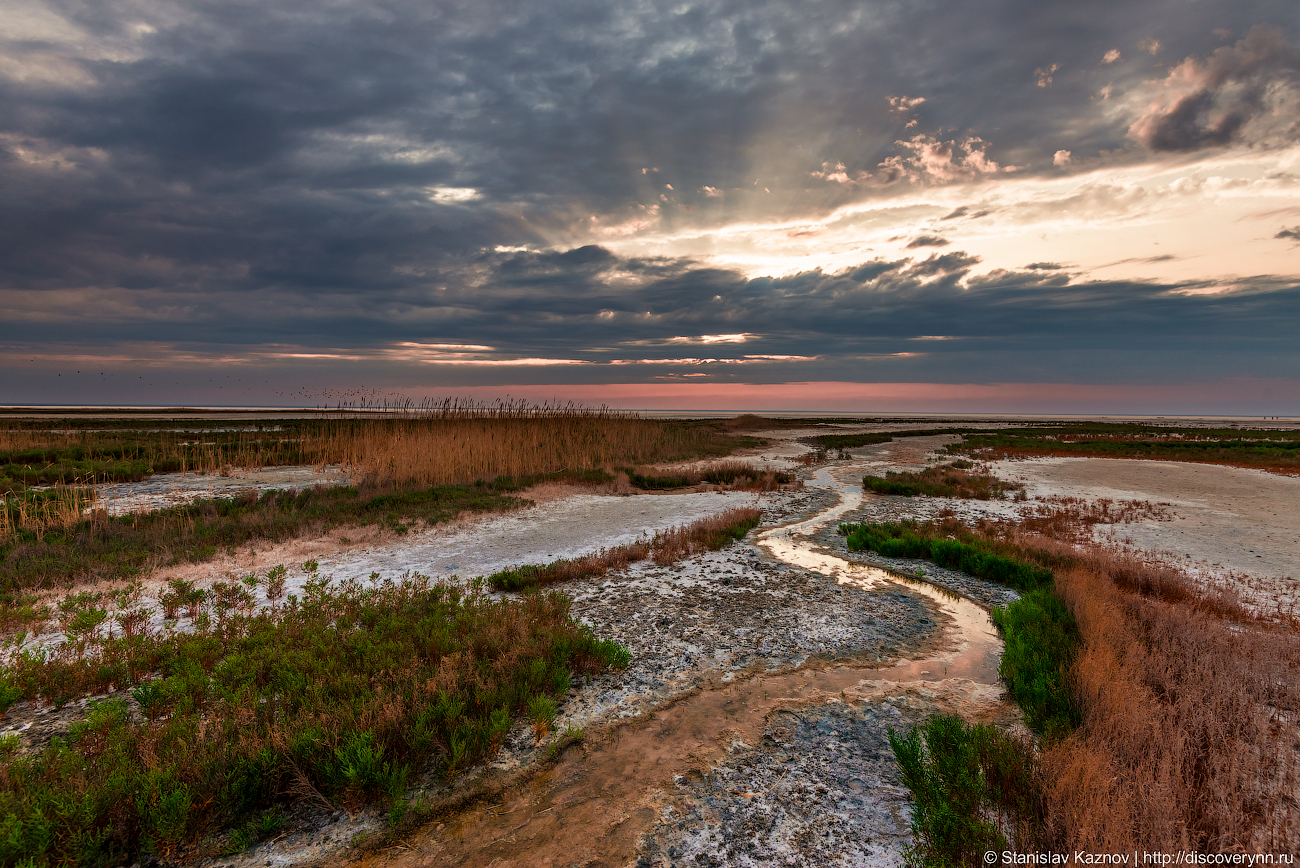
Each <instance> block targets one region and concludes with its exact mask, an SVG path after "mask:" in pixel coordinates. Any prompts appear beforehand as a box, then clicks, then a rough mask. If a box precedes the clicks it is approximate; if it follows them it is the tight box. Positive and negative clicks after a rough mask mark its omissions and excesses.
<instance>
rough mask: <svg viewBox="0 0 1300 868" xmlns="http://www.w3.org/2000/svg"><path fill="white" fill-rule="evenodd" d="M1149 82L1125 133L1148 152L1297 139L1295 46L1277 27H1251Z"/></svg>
mask: <svg viewBox="0 0 1300 868" xmlns="http://www.w3.org/2000/svg"><path fill="white" fill-rule="evenodd" d="M1150 88H1151V89H1152V90H1153V91H1154V99H1152V100H1151V102H1150V103H1149V104H1148V106H1147V107H1146V109H1145V110H1144V111H1143V113H1142V114H1141V116H1139V117H1138V118H1137V120H1135V121H1134V122H1133V123H1132V125H1131V126H1130V127H1129V135H1130V136H1131V137H1132V138H1134V139H1136V140H1137V141H1139V142H1140V143H1142V144H1143V145H1145V146H1146V147H1148V148H1150V149H1151V150H1153V151H1194V150H1198V149H1201V148H1206V147H1215V146H1222V145H1227V144H1230V143H1235V142H1244V143H1247V144H1253V145H1266V146H1277V145H1282V144H1290V143H1294V142H1295V141H1297V140H1300V51H1297V49H1296V48H1295V47H1293V46H1292V45H1291V44H1290V42H1289V41H1288V40H1287V37H1286V34H1285V33H1284V32H1283V31H1281V30H1280V29H1278V28H1276V27H1266V26H1257V27H1253V28H1251V29H1250V31H1249V32H1248V33H1247V34H1246V36H1245V37H1243V38H1242V39H1241V40H1239V41H1238V42H1237V43H1236V44H1235V45H1231V46H1224V47H1222V48H1219V49H1217V50H1215V52H1214V53H1213V54H1211V55H1210V57H1209V58H1208V59H1206V60H1201V59H1199V58H1197V57H1195V56H1189V57H1188V58H1186V59H1185V60H1184V61H1183V62H1182V63H1180V64H1178V65H1177V66H1175V67H1174V68H1173V69H1172V70H1170V71H1169V73H1168V75H1167V76H1166V77H1165V78H1164V79H1162V80H1159V81H1156V82H1151V83H1150Z"/></svg>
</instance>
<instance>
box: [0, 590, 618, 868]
mask: <svg viewBox="0 0 1300 868" xmlns="http://www.w3.org/2000/svg"><path fill="white" fill-rule="evenodd" d="M569 605H570V602H569V600H568V599H567V598H565V597H563V596H561V595H558V594H533V595H529V596H527V597H524V598H522V599H515V600H493V599H491V598H489V597H486V596H484V595H482V594H479V593H476V592H470V593H465V592H462V591H461V590H459V589H457V588H455V587H450V586H447V585H440V584H433V583H431V582H430V581H429V580H428V579H426V578H423V577H416V578H412V579H407V580H404V581H402V582H398V583H394V582H382V583H377V584H374V585H369V586H362V585H360V584H358V583H355V582H348V583H345V584H343V585H342V586H340V587H338V588H336V589H330V588H329V587H328V582H327V581H319V580H318V581H313V582H311V583H309V585H308V586H307V588H306V591H305V593H304V595H303V597H302V598H301V599H298V598H296V597H294V596H290V597H289V598H288V602H287V604H286V605H283V606H278V607H276V609H275V610H274V611H261V612H259V613H257V614H237V613H234V612H233V611H232V610H223V611H220V612H219V616H218V617H217V618H215V619H212V618H209V617H208V616H207V615H206V613H205V614H204V615H203V616H202V617H199V618H196V619H195V621H194V626H195V632H193V633H170V632H169V633H167V634H161V635H160V634H153V635H136V636H133V637H130V638H126V637H122V636H119V637H118V638H110V639H106V640H103V641H102V642H101V643H100V647H99V651H98V653H96V654H94V655H91V656H86V657H81V658H64V657H60V658H55V659H45V658H44V657H43V656H41V655H33V654H27V653H24V654H21V655H20V656H19V658H18V659H17V660H16V661H14V663H13V664H12V665H11V666H9V667H8V668H7V669H5V670H4V671H3V673H2V677H0V695H4V696H5V697H8V698H9V699H10V700H11V701H12V700H13V699H14V698H32V697H37V696H41V697H45V698H47V699H50V700H53V701H55V702H63V701H66V700H68V699H70V698H72V697H75V696H78V695H85V694H89V693H97V692H105V691H114V690H116V691H121V690H124V689H130V691H131V694H132V696H133V697H134V698H135V700H136V701H137V702H138V703H139V706H140V708H141V711H142V712H143V719H138V720H137V719H133V718H132V715H131V714H130V713H129V710H128V705H127V703H126V702H125V701H124V700H123V699H120V698H119V699H111V700H106V701H103V702H100V703H99V704H97V705H96V706H94V707H93V709H92V711H91V713H90V715H89V717H88V718H87V719H86V720H85V721H84V722H82V723H80V724H77V725H76V726H75V727H74V728H73V730H72V732H71V734H70V735H69V737H68V738H66V739H58V738H56V739H54V740H53V741H52V742H51V743H50V744H49V745H48V746H47V747H45V748H44V749H43V750H41V751H40V752H39V753H35V754H31V755H18V754H15V753H14V752H13V751H12V747H13V746H12V745H9V746H8V747H7V749H6V750H5V751H4V752H3V754H0V866H17V865H55V864H78V865H114V864H125V863H129V862H132V861H134V860H137V859H140V858H142V857H148V856H151V855H152V856H157V857H161V858H164V859H168V860H177V859H185V858H192V857H198V856H204V855H214V854H216V853H222V852H231V851H232V850H233V849H238V848H239V847H241V846H247V845H248V844H249V843H251V842H252V841H254V840H256V839H257V838H259V837H262V836H264V835H266V834H270V833H271V831H273V830H274V828H276V825H277V822H278V820H277V816H278V814H277V813H276V806H277V804H278V803H279V801H280V800H281V798H282V796H283V794H285V793H290V794H293V795H296V796H298V797H305V798H311V799H314V800H317V801H328V802H330V803H333V804H336V805H338V804H342V805H348V806H352V807H356V806H359V805H360V804H363V803H366V802H374V801H379V802H380V803H383V804H388V805H390V807H397V806H400V805H401V804H403V803H404V799H405V796H406V792H407V789H408V786H409V784H410V783H411V782H412V781H413V779H414V776H416V775H418V774H420V773H421V772H423V771H425V770H432V771H433V772H435V773H436V774H439V775H441V776H442V777H444V778H450V777H452V776H454V775H456V774H457V773H459V772H460V771H462V770H464V769H465V768H467V767H468V766H470V765H471V764H473V763H475V762H477V761H479V760H481V759H483V758H484V757H487V756H490V755H491V754H492V753H493V752H494V751H495V750H496V749H497V747H498V746H499V745H500V743H501V740H502V738H503V737H504V736H505V734H506V733H507V732H508V731H509V729H510V727H511V726H512V723H513V721H514V720H515V718H516V717H518V716H521V715H523V714H524V713H526V712H527V713H528V714H530V715H531V716H532V717H533V718H534V722H535V724H536V721H537V720H538V719H539V717H540V718H542V719H545V720H546V721H547V725H549V719H550V718H547V717H546V715H545V714H544V712H546V711H547V709H552V708H554V705H553V703H552V701H551V700H552V698H553V697H556V696H560V695H562V694H563V693H564V692H565V691H566V690H567V689H568V687H569V684H570V679H571V678H572V677H573V676H574V675H575V674H577V675H591V674H594V673H597V672H599V671H601V670H603V669H605V668H607V667H609V666H611V665H612V666H616V667H617V666H625V665H626V664H627V660H628V655H627V650H626V649H625V648H623V647H621V646H619V645H617V644H615V643H613V642H606V641H602V640H599V639H597V638H596V637H595V636H593V635H592V634H591V632H590V631H589V630H588V629H587V628H586V627H584V626H582V625H580V624H578V623H577V622H575V621H574V620H573V619H572V618H571V617H570V615H569ZM551 717H553V715H552V716H551Z"/></svg>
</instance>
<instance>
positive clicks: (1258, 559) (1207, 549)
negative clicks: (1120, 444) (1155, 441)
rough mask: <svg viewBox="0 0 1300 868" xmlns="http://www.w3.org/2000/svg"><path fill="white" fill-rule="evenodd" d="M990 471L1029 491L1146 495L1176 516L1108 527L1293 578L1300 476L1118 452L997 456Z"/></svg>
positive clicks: (1251, 570)
mask: <svg viewBox="0 0 1300 868" xmlns="http://www.w3.org/2000/svg"><path fill="white" fill-rule="evenodd" d="M994 469H995V472H996V473H997V474H998V475H999V476H1002V477H1003V478H1006V479H1014V480H1017V481H1020V482H1024V483H1025V485H1026V489H1027V492H1028V494H1029V496H1030V497H1036V498H1038V497H1047V496H1051V495H1057V496H1068V497H1082V498H1085V499H1088V500H1096V499H1098V498H1104V497H1108V498H1112V499H1115V500H1148V501H1154V502H1164V503H1169V504H1171V505H1172V506H1173V511H1174V512H1175V514H1176V515H1177V517H1176V518H1175V519H1174V520H1173V521H1167V522H1154V521H1147V522H1139V523H1136V524H1127V525H1123V526H1122V527H1119V528H1111V529H1108V531H1107V532H1108V533H1109V534H1110V535H1112V536H1115V537H1118V538H1121V539H1128V540H1131V542H1132V544H1133V545H1134V546H1136V547H1138V548H1142V549H1148V550H1151V551H1160V552H1168V553H1171V554H1173V555H1175V556H1178V557H1182V558H1191V559H1192V560H1193V561H1196V562H1199V563H1200V564H1203V565H1205V566H1208V567H1209V568H1211V569H1213V570H1220V571H1232V572H1240V573H1248V574H1250V575H1252V576H1260V577H1274V578H1277V577H1300V478H1297V477H1294V476H1279V475H1277V474H1273V473H1266V472H1264V471H1262V470H1249V469H1245V468H1240V467H1222V466H1219V465H1214V464H1179V463H1176V462H1172V461H1138V460H1130V459H1123V458H1104V459H1103V458H1096V459H1094V458H1035V459H1028V460H1021V461H1002V462H998V463H997V464H996V465H994Z"/></svg>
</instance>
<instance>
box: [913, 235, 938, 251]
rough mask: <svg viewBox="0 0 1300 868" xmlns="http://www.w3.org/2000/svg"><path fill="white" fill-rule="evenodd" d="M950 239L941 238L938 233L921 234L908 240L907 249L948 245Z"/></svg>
mask: <svg viewBox="0 0 1300 868" xmlns="http://www.w3.org/2000/svg"><path fill="white" fill-rule="evenodd" d="M947 246H948V239H947V238H940V237H939V236H938V235H919V236H917V237H916V238H913V239H912V240H911V241H909V242H907V247H906V248H905V249H907V250H912V249H914V248H917V247H947Z"/></svg>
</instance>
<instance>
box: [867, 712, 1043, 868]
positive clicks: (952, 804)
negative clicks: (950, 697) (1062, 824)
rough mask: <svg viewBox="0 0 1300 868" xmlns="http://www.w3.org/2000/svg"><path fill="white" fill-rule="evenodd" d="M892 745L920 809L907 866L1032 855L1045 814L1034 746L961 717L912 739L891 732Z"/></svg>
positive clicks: (940, 718)
mask: <svg viewBox="0 0 1300 868" xmlns="http://www.w3.org/2000/svg"><path fill="white" fill-rule="evenodd" d="M889 744H890V747H891V748H892V749H893V751H894V757H895V759H897V760H898V765H899V769H900V771H901V772H902V777H903V783H904V784H905V785H906V786H907V788H908V790H909V791H910V792H911V794H912V800H913V802H914V804H915V809H914V812H913V815H912V836H913V846H912V847H911V848H910V849H909V850H908V851H907V853H906V856H907V861H908V864H909V865H912V866H916V868H921V866H927V868H929V866H935V868H938V866H944V868H948V866H970V868H974V866H977V865H983V864H985V863H984V862H983V857H984V854H985V853H986V852H989V851H993V852H997V853H1000V852H1001V851H1003V850H1005V849H1008V847H1009V846H1013V845H1014V848H1015V849H1017V850H1020V851H1024V850H1031V849H1033V848H1034V846H1035V845H1036V843H1037V842H1036V835H1035V830H1038V829H1041V827H1042V822H1043V808H1042V797H1041V793H1040V790H1039V786H1038V783H1037V780H1036V778H1035V773H1034V762H1033V753H1032V748H1030V747H1029V746H1028V745H1025V744H1023V743H1021V742H1019V741H1017V740H1016V739H1014V738H1012V737H1011V736H1009V735H1006V734H1005V733H1002V732H1000V731H998V730H997V729H996V728H994V727H992V726H989V725H987V724H977V725H971V724H967V723H965V722H964V721H962V719H961V718H960V717H957V716H955V715H936V716H934V717H931V718H930V719H929V720H927V721H926V722H925V723H924V724H923V725H922V726H921V727H913V728H912V730H911V731H910V732H909V733H908V734H907V735H906V736H903V735H899V734H898V733H896V732H894V731H893V730H892V729H891V730H890V732H889ZM992 817H1000V818H1001V819H1002V825H1001V826H1000V825H999V824H998V823H995V822H994V821H993V820H992V819H991V818H992ZM1008 832H1010V833H1011V835H1012V838H1013V840H1012V841H1011V842H1008V840H1007V833H1008Z"/></svg>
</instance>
